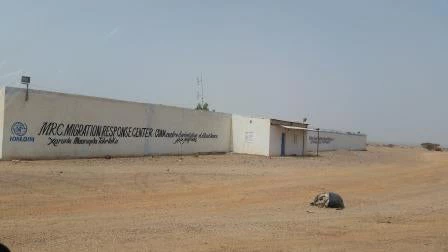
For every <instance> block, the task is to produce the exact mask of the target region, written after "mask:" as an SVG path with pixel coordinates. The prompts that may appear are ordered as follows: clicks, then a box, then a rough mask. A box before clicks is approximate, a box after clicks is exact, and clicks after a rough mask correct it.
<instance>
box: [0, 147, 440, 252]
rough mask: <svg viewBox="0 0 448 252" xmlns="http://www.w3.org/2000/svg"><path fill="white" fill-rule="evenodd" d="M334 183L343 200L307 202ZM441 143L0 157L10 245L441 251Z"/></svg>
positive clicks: (1, 224) (3, 228) (2, 224)
mask: <svg viewBox="0 0 448 252" xmlns="http://www.w3.org/2000/svg"><path fill="white" fill-rule="evenodd" d="M320 191H336V192H338V193H340V194H341V195H342V196H343V197H344V201H345V205H346V209H344V210H340V211H338V210H333V209H318V208H313V207H310V206H309V205H308V203H309V202H310V201H311V200H312V198H313V197H314V195H315V194H316V193H318V192H320ZM447 195H448V153H435V152H427V151H423V150H420V149H404V148H386V147H371V148H369V151H367V152H346V151H338V152H328V153H323V156H322V157H320V158H272V159H268V158H265V157H254V156H243V155H213V156H200V157H193V156H190V157H184V158H183V160H181V161H179V158H178V157H154V158H151V157H146V158H120V159H111V160H105V159H90V160H58V161H21V162H10V161H4V162H0V242H1V243H4V244H5V245H7V246H8V247H9V248H10V249H11V250H12V251H114V250H115V251H124V250H128V251H386V250H387V251H448V196H447Z"/></svg>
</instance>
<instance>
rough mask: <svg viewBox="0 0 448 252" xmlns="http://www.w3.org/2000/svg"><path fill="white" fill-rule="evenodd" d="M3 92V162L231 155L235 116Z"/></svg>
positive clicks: (15, 90)
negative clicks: (26, 97)
mask: <svg viewBox="0 0 448 252" xmlns="http://www.w3.org/2000/svg"><path fill="white" fill-rule="evenodd" d="M3 92H5V99H4V106H5V108H4V110H2V111H4V117H3V116H2V117H1V118H4V122H3V129H4V130H3V133H2V136H3V139H4V141H3V148H2V154H3V159H40V158H51V159H53V158H76V157H102V156H105V155H111V156H141V155H152V154H179V153H181V152H182V153H183V154H191V153H198V152H229V151H230V150H231V120H232V118H231V115H230V114H224V113H215V112H203V111H195V110H190V109H183V108H177V107H169V106H162V105H154V104H144V103H134V102H124V101H117V100H112V99H103V98H97V97H87V96H79V95H68V94H62V93H53V92H44V91H35V90H31V91H30V98H29V101H27V102H25V90H24V89H18V88H11V87H6V88H5V89H3ZM0 99H1V96H0ZM2 104H3V103H2Z"/></svg>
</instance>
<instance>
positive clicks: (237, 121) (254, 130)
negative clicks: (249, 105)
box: [232, 115, 271, 156]
mask: <svg viewBox="0 0 448 252" xmlns="http://www.w3.org/2000/svg"><path fill="white" fill-rule="evenodd" d="M270 125H271V123H270V120H269V119H260V118H251V117H244V116H239V115H232V144H233V152H235V153H244V154H255V155H264V156H268V155H269V134H270V130H269V129H270Z"/></svg>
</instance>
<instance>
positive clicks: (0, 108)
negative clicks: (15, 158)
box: [0, 88, 7, 159]
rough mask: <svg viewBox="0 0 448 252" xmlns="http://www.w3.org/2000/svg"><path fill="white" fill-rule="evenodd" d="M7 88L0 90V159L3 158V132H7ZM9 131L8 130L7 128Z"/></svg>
mask: <svg viewBox="0 0 448 252" xmlns="http://www.w3.org/2000/svg"><path fill="white" fill-rule="evenodd" d="M4 106H5V88H1V89H0V159H2V157H3V151H2V150H3V144H4V143H3V132H4V131H5V122H4V118H5V117H4V113H5V107H4ZM6 130H7V128H6Z"/></svg>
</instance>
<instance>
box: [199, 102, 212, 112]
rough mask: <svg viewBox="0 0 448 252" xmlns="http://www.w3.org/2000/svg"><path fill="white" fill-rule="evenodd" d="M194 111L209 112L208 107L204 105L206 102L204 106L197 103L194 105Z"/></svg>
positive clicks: (206, 104)
mask: <svg viewBox="0 0 448 252" xmlns="http://www.w3.org/2000/svg"><path fill="white" fill-rule="evenodd" d="M195 109H196V110H202V111H210V109H209V107H208V103H206V102H205V103H204V104H201V103H198V104H197V105H196V108H195ZM213 112H215V110H213Z"/></svg>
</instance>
